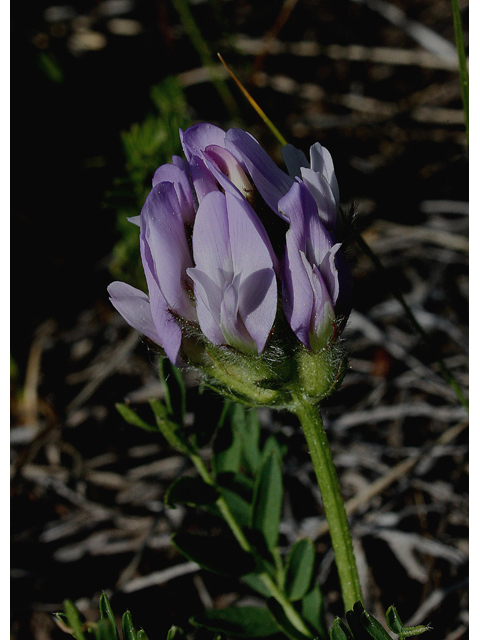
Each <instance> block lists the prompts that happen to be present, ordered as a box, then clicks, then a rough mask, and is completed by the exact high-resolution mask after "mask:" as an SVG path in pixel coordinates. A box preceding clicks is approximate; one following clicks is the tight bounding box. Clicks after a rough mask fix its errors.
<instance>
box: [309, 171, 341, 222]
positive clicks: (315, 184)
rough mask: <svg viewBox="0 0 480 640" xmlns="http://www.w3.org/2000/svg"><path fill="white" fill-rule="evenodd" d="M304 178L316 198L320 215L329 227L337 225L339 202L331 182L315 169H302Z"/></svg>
mask: <svg viewBox="0 0 480 640" xmlns="http://www.w3.org/2000/svg"><path fill="white" fill-rule="evenodd" d="M301 175H302V180H303V182H304V183H305V184H306V186H307V188H308V190H309V191H310V193H311V194H312V196H313V197H314V198H315V202H316V204H317V208H318V215H319V217H320V219H321V221H322V222H323V224H324V225H325V227H326V228H327V229H331V230H333V229H335V227H336V225H337V202H336V201H335V196H334V194H333V191H332V189H331V187H330V184H329V182H328V181H327V179H326V178H325V176H323V175H322V174H320V173H317V172H315V171H314V170H313V169H303V168H302V169H301Z"/></svg>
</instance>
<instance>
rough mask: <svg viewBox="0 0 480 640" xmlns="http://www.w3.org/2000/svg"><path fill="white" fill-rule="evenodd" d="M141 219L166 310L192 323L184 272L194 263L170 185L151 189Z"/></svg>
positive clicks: (179, 211) (167, 183)
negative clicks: (168, 309) (169, 309)
mask: <svg viewBox="0 0 480 640" xmlns="http://www.w3.org/2000/svg"><path fill="white" fill-rule="evenodd" d="M141 218H142V220H141V222H142V227H141V236H143V239H144V241H145V244H146V245H147V246H148V248H149V251H150V252H151V256H152V261H153V266H152V273H153V274H154V277H155V278H156V280H157V282H158V287H159V288H160V290H161V292H162V294H163V296H164V297H165V299H166V301H167V304H168V306H169V308H171V309H172V310H173V311H174V312H175V313H177V314H178V315H180V316H182V317H184V318H186V319H188V320H192V321H195V320H196V316H195V309H194V305H193V302H192V300H191V298H190V295H189V293H188V281H187V276H186V270H187V268H188V267H191V266H193V260H192V257H191V254H190V249H189V246H188V240H187V235H186V231H185V225H184V222H183V220H182V216H181V208H180V204H179V202H178V198H177V194H176V190H175V187H174V185H173V184H172V183H170V182H161V183H160V184H158V185H156V186H155V187H154V188H153V189H152V191H151V192H150V194H149V195H148V197H147V200H146V201H145V204H144V206H143V209H142V214H141ZM144 267H145V265H144Z"/></svg>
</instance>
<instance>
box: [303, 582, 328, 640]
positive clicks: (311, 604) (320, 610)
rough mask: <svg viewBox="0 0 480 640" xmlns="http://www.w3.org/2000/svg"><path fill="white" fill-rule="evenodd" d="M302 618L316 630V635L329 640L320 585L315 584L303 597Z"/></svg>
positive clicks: (323, 639) (322, 639)
mask: <svg viewBox="0 0 480 640" xmlns="http://www.w3.org/2000/svg"><path fill="white" fill-rule="evenodd" d="M302 618H303V619H304V620H305V622H307V623H308V624H309V625H310V626H311V627H312V629H314V630H315V636H316V637H318V638H319V639H320V640H327V638H328V629H327V623H326V620H325V610H324V606H323V595H322V590H321V589H320V585H318V584H315V585H314V586H313V588H312V589H311V590H310V591H309V592H308V593H307V594H306V595H305V596H304V598H302Z"/></svg>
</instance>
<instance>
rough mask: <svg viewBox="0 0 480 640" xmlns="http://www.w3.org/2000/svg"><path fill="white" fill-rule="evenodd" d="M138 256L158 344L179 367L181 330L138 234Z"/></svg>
mask: <svg viewBox="0 0 480 640" xmlns="http://www.w3.org/2000/svg"><path fill="white" fill-rule="evenodd" d="M140 254H141V256H142V264H143V270H144V272H145V278H146V280H147V286H148V293H149V296H150V307H151V310H152V318H153V322H154V324H155V328H156V330H157V334H158V336H159V339H160V341H159V343H158V344H160V345H161V346H162V347H163V349H164V351H165V353H166V354H167V356H168V358H169V359H170V361H171V362H172V363H173V364H175V365H179V364H180V363H181V358H180V356H179V351H180V346H181V343H182V330H181V328H180V326H179V325H178V324H177V321H176V320H175V318H174V317H173V315H172V314H171V312H170V309H169V306H168V303H167V301H166V300H165V296H164V295H163V293H162V291H161V289H160V287H159V283H158V278H157V275H156V273H155V263H154V260H153V257H152V253H151V251H150V247H149V245H148V244H147V242H146V240H145V236H144V235H143V234H140Z"/></svg>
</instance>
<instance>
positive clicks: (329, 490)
mask: <svg viewBox="0 0 480 640" xmlns="http://www.w3.org/2000/svg"><path fill="white" fill-rule="evenodd" d="M294 402H295V404H294V407H293V410H294V411H295V413H296V414H297V416H298V418H299V420H300V423H301V425H302V427H303V432H304V434H305V438H306V440H307V444H308V448H309V450H310V456H311V458H312V462H313V468H314V469H315V474H316V476H317V481H318V486H319V488H320V492H321V494H322V502H323V507H324V509H325V516H326V518H327V521H328V525H329V528H330V536H331V539H332V545H333V551H334V553H335V562H336V565H337V570H338V575H339V578H340V584H341V588H342V597H343V605H344V607H345V611H349V610H350V609H353V605H354V604H355V602H358V601H360V602H362V600H363V599H362V591H361V589H360V581H359V578H358V572H357V566H356V564H355V556H354V553H353V544H352V536H351V533H350V528H349V526H348V520H347V514H346V512H345V506H344V503H343V499H342V494H341V492H340V483H339V482H338V476H337V472H336V470H335V466H334V464H333V458H332V452H331V450H330V446H329V444H328V440H327V435H326V433H325V429H324V426H323V422H322V417H321V414H320V409H319V407H318V406H316V405H312V404H310V403H309V402H308V401H307V400H306V399H305V398H304V397H303V396H302V395H301V394H300V393H299V394H297V395H296V396H295V397H294Z"/></svg>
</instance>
